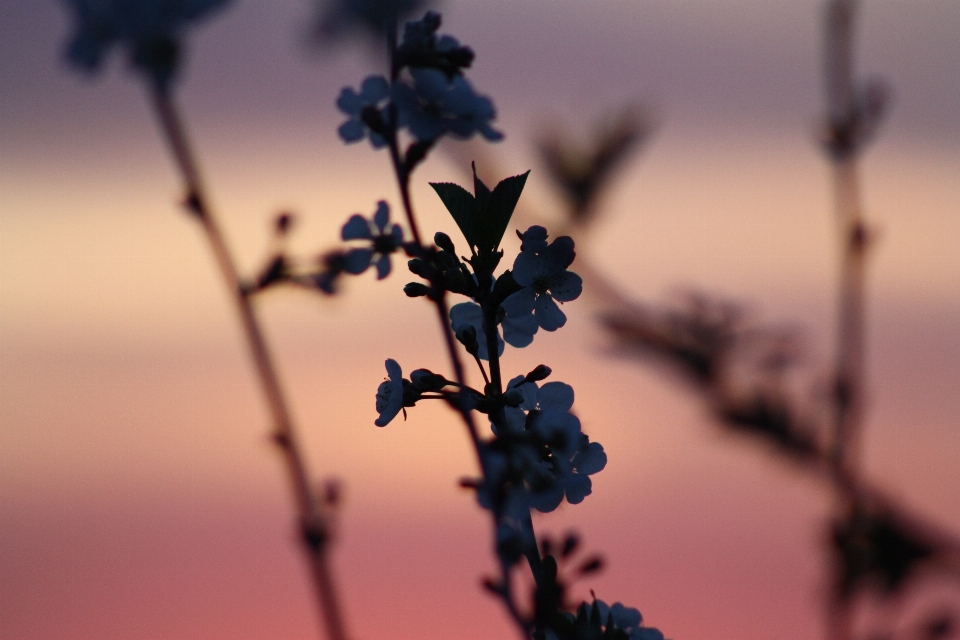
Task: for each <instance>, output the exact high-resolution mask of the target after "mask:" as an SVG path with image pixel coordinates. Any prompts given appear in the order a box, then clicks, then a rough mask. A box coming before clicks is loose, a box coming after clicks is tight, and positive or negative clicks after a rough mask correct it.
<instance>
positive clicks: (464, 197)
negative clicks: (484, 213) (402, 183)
mask: <svg viewBox="0 0 960 640" xmlns="http://www.w3.org/2000/svg"><path fill="white" fill-rule="evenodd" d="M430 186H431V187H433V190H434V191H436V192H437V195H438V196H440V200H442V201H443V206H445V207H446V208H447V211H449V212H450V215H452V216H453V220H454V222H456V223H457V226H458V227H460V232H461V233H463V237H464V238H466V239H467V244H469V245H470V247H471V249H472V248H473V247H475V246H478V245H479V244H480V238H479V234H478V229H477V227H478V226H479V225H478V224H477V222H478V220H479V212H478V211H477V201H476V199H475V198H474V197H473V196H472V195H470V192H468V191H467V190H466V189H464V188H463V187H461V186H460V185H458V184H453V183H450V182H431V183H430Z"/></svg>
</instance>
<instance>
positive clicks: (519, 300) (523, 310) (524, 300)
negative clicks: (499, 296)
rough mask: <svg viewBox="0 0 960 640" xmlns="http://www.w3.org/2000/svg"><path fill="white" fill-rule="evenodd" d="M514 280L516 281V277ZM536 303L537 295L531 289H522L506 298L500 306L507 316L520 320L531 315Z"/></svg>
mask: <svg viewBox="0 0 960 640" xmlns="http://www.w3.org/2000/svg"><path fill="white" fill-rule="evenodd" d="M514 279H516V276H514ZM536 301H537V293H536V291H534V289H533V287H524V288H523V289H520V291H517V292H516V293H513V294H510V295H509V296H507V299H506V300H504V301H503V304H502V306H503V310H504V311H506V312H507V315H508V316H512V317H514V318H522V317H523V316H528V315H530V314H531V313H533V305H534V304H535V303H536Z"/></svg>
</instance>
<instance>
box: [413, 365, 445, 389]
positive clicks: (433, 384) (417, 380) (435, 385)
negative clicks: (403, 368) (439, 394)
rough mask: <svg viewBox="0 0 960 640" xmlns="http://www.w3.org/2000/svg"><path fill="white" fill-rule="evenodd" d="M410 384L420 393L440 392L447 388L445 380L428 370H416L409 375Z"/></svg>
mask: <svg viewBox="0 0 960 640" xmlns="http://www.w3.org/2000/svg"><path fill="white" fill-rule="evenodd" d="M410 382H412V383H413V386H414V387H416V388H417V389H419V390H421V391H440V390H441V389H443V388H444V387H445V386H447V379H446V378H444V377H443V376H441V375H437V374H436V373H434V372H432V371H430V370H429V369H417V370H416V371H414V372H412V373H411V374H410Z"/></svg>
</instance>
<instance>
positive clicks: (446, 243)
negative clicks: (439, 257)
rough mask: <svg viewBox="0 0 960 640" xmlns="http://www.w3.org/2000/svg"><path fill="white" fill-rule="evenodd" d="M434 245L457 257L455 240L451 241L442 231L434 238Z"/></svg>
mask: <svg viewBox="0 0 960 640" xmlns="http://www.w3.org/2000/svg"><path fill="white" fill-rule="evenodd" d="M433 243H434V244H436V245H437V246H438V247H440V248H441V249H443V250H444V251H446V252H447V253H452V254H454V255H456V253H457V251H456V249H455V248H454V246H453V240H451V239H450V236H448V235H447V234H445V233H443V232H442V231H438V232H437V233H436V234H435V235H434V236H433Z"/></svg>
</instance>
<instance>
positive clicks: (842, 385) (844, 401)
mask: <svg viewBox="0 0 960 640" xmlns="http://www.w3.org/2000/svg"><path fill="white" fill-rule="evenodd" d="M833 179H834V188H835V206H836V212H837V222H838V225H839V234H840V242H841V246H840V251H841V263H840V291H839V301H838V304H839V309H838V327H837V355H836V357H837V361H836V365H835V366H836V371H835V376H836V378H835V384H836V388H835V393H836V415H835V423H834V441H833V450H832V451H831V458H832V462H833V465H834V467H835V470H836V473H837V475H838V478H839V479H843V478H845V479H847V480H850V481H853V479H854V478H855V477H856V476H857V475H858V474H857V470H856V468H855V464H856V462H855V461H856V459H857V457H858V453H859V446H860V430H861V422H862V419H863V384H864V380H863V378H864V325H865V313H864V307H865V291H864V271H865V266H866V249H867V244H868V240H867V230H866V227H865V225H864V223H863V220H862V218H861V213H860V198H859V188H858V180H857V169H856V163H855V160H854V159H853V158H852V157H851V158H846V159H843V160H839V161H837V162H836V163H835V164H834V170H833Z"/></svg>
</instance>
